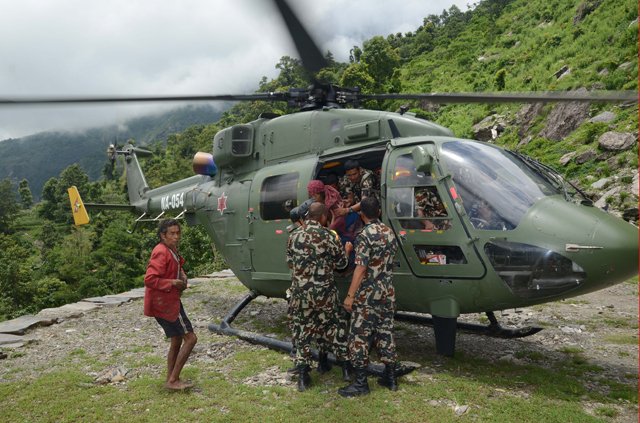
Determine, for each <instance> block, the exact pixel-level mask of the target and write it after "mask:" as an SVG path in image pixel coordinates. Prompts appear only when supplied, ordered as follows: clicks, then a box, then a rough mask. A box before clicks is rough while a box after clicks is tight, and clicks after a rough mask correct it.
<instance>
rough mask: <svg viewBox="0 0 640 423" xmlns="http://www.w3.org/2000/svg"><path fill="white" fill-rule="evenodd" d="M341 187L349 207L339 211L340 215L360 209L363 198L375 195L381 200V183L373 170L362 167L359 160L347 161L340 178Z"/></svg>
mask: <svg viewBox="0 0 640 423" xmlns="http://www.w3.org/2000/svg"><path fill="white" fill-rule="evenodd" d="M339 187H340V195H341V196H342V198H344V199H347V200H348V202H349V207H346V208H342V209H340V210H339V211H338V213H337V214H338V215H339V216H344V215H346V214H348V213H349V212H357V211H360V202H361V201H362V199H363V198H366V197H375V198H376V199H377V200H378V201H380V200H379V196H380V184H379V183H378V182H377V179H376V176H375V175H374V173H373V172H372V171H370V170H367V169H363V168H361V167H360V163H358V161H357V160H347V161H346V163H345V164H344V176H343V177H342V178H341V179H340V182H339Z"/></svg>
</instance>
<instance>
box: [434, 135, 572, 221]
mask: <svg viewBox="0 0 640 423" xmlns="http://www.w3.org/2000/svg"><path fill="white" fill-rule="evenodd" d="M442 155H443V159H444V162H445V164H446V166H447V169H448V170H449V172H450V173H451V176H452V178H453V182H454V184H455V186H456V189H457V191H458V194H459V195H460V198H461V199H462V203H463V205H464V208H465V210H466V212H467V215H468V216H469V219H470V221H471V223H472V224H473V226H474V227H475V228H476V229H484V230H511V229H514V228H515V227H516V226H518V224H519V223H520V220H521V219H522V217H523V216H524V214H525V213H526V212H527V210H528V209H529V208H530V207H531V206H532V205H533V204H534V203H535V202H536V201H537V200H539V199H540V198H542V197H546V196H550V195H558V194H560V195H563V196H564V195H565V193H564V188H563V186H562V184H558V183H557V181H555V180H553V179H551V178H550V177H549V175H548V174H542V173H541V172H540V170H537V169H536V168H535V167H532V166H531V165H528V164H527V163H526V161H525V160H524V159H523V158H522V157H520V156H518V155H514V154H511V153H510V152H508V151H507V150H503V149H500V148H497V147H495V146H492V145H490V144H484V143H480V142H473V141H464V142H463V141H450V142H446V143H444V144H443V146H442Z"/></svg>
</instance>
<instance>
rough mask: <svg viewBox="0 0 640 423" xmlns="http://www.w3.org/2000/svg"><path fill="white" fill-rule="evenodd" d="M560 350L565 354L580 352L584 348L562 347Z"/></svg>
mask: <svg viewBox="0 0 640 423" xmlns="http://www.w3.org/2000/svg"><path fill="white" fill-rule="evenodd" d="M559 351H560V352H563V353H565V354H579V353H581V352H582V348H579V347H566V346H565V347H562V348H560V349H559Z"/></svg>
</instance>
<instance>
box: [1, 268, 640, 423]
mask: <svg viewBox="0 0 640 423" xmlns="http://www.w3.org/2000/svg"><path fill="white" fill-rule="evenodd" d="M245 294H246V290H245V289H244V287H243V286H242V285H241V284H240V283H239V282H238V281H237V280H236V279H234V278H230V279H225V280H215V279H212V280H205V281H202V282H200V283H199V284H198V285H196V286H195V287H193V288H192V289H191V292H189V294H188V295H185V297H184V303H185V308H186V309H187V310H188V312H189V315H190V318H191V320H192V322H193V324H194V327H195V329H196V332H198V333H199V336H200V339H201V341H202V342H199V343H198V345H197V346H196V349H195V350H194V356H193V358H192V360H202V361H210V360H215V359H218V358H220V357H221V356H229V355H230V354H233V353H235V352H237V351H241V350H243V349H249V348H250V349H260V348H262V347H258V346H252V345H249V344H247V343H245V342H243V341H240V340H237V339H233V338H228V337H224V336H220V335H216V334H212V333H210V332H209V331H208V329H207V327H208V325H209V324H210V323H212V322H219V321H220V320H221V319H222V318H223V316H224V315H225V314H226V313H227V312H228V310H229V309H230V308H231V307H232V306H233V305H235V304H236V303H237V301H238V300H239V299H240V298H242V297H243V296H244V295H245ZM285 314H286V305H285V302H284V301H283V300H280V299H267V298H263V297H259V298H258V299H256V300H255V301H253V302H252V303H251V304H250V305H249V306H248V307H247V308H246V309H245V310H244V311H243V312H242V313H241V315H240V316H239V317H238V319H237V320H236V322H234V326H235V327H237V328H239V329H245V330H250V331H256V332H260V333H263V334H265V333H266V334H268V333H269V332H270V329H271V328H273V330H272V332H275V333H276V334H277V335H278V336H279V337H282V334H283V327H284V326H285V325H284V322H285ZM482 317H483V316H481V315H466V316H464V317H463V318H461V320H467V321H472V322H478V321H480V320H482ZM496 317H497V318H498V320H499V321H500V323H501V324H502V325H504V326H514V327H515V326H518V327H520V326H528V325H533V326H542V327H543V328H544V329H543V330H542V331H541V332H539V333H537V334H535V335H532V336H529V337H526V338H519V339H499V338H490V337H483V336H478V335H474V334H468V333H464V332H459V333H458V336H457V344H456V355H461V356H463V357H477V358H480V359H482V360H485V361H489V362H494V361H495V362H500V361H506V362H512V363H514V364H532V365H536V366H543V367H549V368H552V367H553V366H554V365H557V364H558V363H562V362H563V361H566V360H567V356H568V355H569V354H579V355H580V356H581V357H583V358H584V359H585V360H587V361H588V363H590V364H592V365H594V366H597V367H598V368H599V370H598V371H599V377H605V378H607V379H608V380H614V381H618V382H619V383H622V384H625V385H631V386H634V387H635V389H636V390H637V386H638V286H637V285H636V284H632V283H628V282H627V283H622V284H619V285H616V286H613V287H610V288H608V289H605V290H602V291H599V292H596V293H592V294H588V295H585V296H581V297H576V298H572V299H569V300H566V301H560V302H554V303H547V304H544V305H538V306H534V307H529V308H523V309H518V310H508V311H504V312H502V313H501V312H496ZM485 322H486V319H485ZM396 332H397V336H396V339H397V343H398V351H399V353H400V355H401V358H402V355H405V356H411V355H414V356H415V355H416V354H420V357H422V359H421V360H420V361H422V362H423V363H428V364H427V367H428V366H431V365H432V366H434V367H433V368H434V369H435V368H438V366H440V365H441V364H442V363H443V362H445V360H446V359H444V358H442V357H440V356H437V355H436V354H435V340H434V337H433V330H432V329H430V328H425V327H422V326H418V325H414V324H409V323H405V322H398V323H397V325H396ZM26 337H27V338H29V339H31V340H32V342H30V343H29V344H27V345H25V346H24V347H21V348H19V349H17V350H12V351H6V350H5V352H7V353H8V358H6V359H4V360H0V383H2V382H3V381H4V382H8V381H12V380H18V379H23V378H35V377H37V376H38V375H39V374H40V373H41V372H43V371H47V370H51V369H54V368H56V367H58V368H59V367H63V366H74V361H73V356H74V354H77V353H78V352H80V354H82V355H84V356H91V357H96V358H97V359H100V360H104V359H105V357H107V358H108V357H116V356H117V357H126V356H127V354H140V353H148V354H152V355H160V356H163V355H164V354H165V353H166V342H165V341H164V339H163V337H162V334H161V332H160V329H159V327H158V325H157V324H156V322H155V321H154V320H153V319H149V318H146V317H144V316H143V315H142V301H140V300H135V301H132V302H129V303H125V304H123V305H120V306H105V307H103V308H101V309H98V310H96V311H92V312H88V313H86V314H85V315H84V316H81V317H79V318H71V319H68V320H65V321H63V322H60V323H58V324H54V325H52V326H48V327H38V328H34V329H31V330H30V331H29V332H28V333H27V335H26ZM132 346H146V347H145V348H146V349H143V350H144V351H143V350H136V349H135V348H133V347H132ZM132 348H133V349H132ZM70 357H71V360H70V359H69V358H70ZM409 358H411V357H409ZM285 359H286V358H283V360H285ZM276 370H277V369H276ZM135 371H136V372H146V373H152V374H155V373H157V374H158V376H159V377H160V375H161V374H162V373H163V372H164V368H163V366H154V365H150V366H149V368H146V369H135ZM426 371H431V370H430V369H428V368H427V369H426ZM87 372H89V370H87ZM272 373H273V374H272V375H270V374H268V373H265V375H264V377H263V378H262V379H261V377H258V378H257V379H256V378H254V379H256V380H252V382H251V383H252V384H261V383H265V384H268V383H271V382H272V379H273V380H276V379H277V380H279V381H282V378H283V375H282V372H278V371H275V372H272ZM287 383H291V382H290V381H283V382H282V383H281V384H287ZM597 385H598V384H597V383H594V386H592V387H589V389H600V390H602V389H606V387H603V386H597ZM291 386H292V389H295V388H294V387H293V386H294V385H293V384H291ZM585 406H588V405H585ZM619 408H620V409H619V414H618V416H617V417H616V419H615V420H616V421H634V422H635V421H637V406H636V405H634V404H627V405H623V406H621V407H619Z"/></svg>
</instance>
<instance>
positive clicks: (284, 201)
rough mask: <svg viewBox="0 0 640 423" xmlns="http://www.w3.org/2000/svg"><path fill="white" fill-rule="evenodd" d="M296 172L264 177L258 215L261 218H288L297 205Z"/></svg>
mask: <svg viewBox="0 0 640 423" xmlns="http://www.w3.org/2000/svg"><path fill="white" fill-rule="evenodd" d="M298 178H299V175H298V173H288V174H285V175H277V176H271V177H269V178H266V179H265V180H264V182H263V183H262V190H261V191H260V217H261V218H262V219H263V220H276V219H289V212H290V211H291V209H292V208H294V207H295V206H296V205H297V202H298V200H297V198H298V195H297V187H298Z"/></svg>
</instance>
